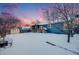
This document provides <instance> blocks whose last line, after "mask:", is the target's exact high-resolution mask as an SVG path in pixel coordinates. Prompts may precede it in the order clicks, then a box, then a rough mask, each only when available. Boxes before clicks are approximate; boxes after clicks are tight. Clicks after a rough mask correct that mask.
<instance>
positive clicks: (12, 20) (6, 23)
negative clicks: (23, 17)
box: [0, 13, 20, 41]
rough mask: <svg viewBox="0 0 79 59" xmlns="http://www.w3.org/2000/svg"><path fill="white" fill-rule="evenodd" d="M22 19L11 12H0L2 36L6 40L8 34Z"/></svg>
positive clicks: (0, 34)
mask: <svg viewBox="0 0 79 59" xmlns="http://www.w3.org/2000/svg"><path fill="white" fill-rule="evenodd" d="M19 22H20V20H19V19H18V18H17V17H15V16H13V15H12V14H9V13H0V36H1V38H3V41H4V40H5V37H6V35H7V34H10V30H11V29H12V28H14V27H16V24H17V23H19Z"/></svg>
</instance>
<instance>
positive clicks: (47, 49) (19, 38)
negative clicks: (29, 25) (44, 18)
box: [0, 33, 79, 55]
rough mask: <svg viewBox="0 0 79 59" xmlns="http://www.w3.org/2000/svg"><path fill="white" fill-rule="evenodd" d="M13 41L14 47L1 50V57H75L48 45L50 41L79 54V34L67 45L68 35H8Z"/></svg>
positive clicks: (70, 53)
mask: <svg viewBox="0 0 79 59" xmlns="http://www.w3.org/2000/svg"><path fill="white" fill-rule="evenodd" d="M6 38H9V39H12V40H13V45H12V47H9V48H0V54H1V55H17V54H18V55H75V53H72V52H71V51H68V50H65V49H63V48H59V47H56V46H52V45H50V44H47V43H46V42H47V41H49V42H51V43H54V44H56V45H59V46H62V47H65V48H67V49H69V50H72V51H75V52H79V34H76V35H75V36H74V37H72V38H71V42H70V43H67V35H64V34H50V33H21V34H12V35H8V36H7V37H6Z"/></svg>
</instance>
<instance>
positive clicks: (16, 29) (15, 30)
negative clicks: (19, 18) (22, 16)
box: [10, 27, 20, 34]
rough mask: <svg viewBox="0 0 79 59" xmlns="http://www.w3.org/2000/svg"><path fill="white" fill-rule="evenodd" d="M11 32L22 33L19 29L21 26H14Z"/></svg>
mask: <svg viewBox="0 0 79 59" xmlns="http://www.w3.org/2000/svg"><path fill="white" fill-rule="evenodd" d="M10 33H11V34H17V33H20V30H19V28H17V27H16V28H13V29H11V32H10Z"/></svg>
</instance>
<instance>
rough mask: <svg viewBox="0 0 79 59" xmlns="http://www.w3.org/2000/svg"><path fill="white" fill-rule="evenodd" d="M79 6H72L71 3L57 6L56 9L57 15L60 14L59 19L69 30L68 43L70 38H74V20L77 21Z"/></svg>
mask: <svg viewBox="0 0 79 59" xmlns="http://www.w3.org/2000/svg"><path fill="white" fill-rule="evenodd" d="M78 5H79V4H71V3H69V4H68V3H60V4H55V6H54V8H55V11H56V12H57V14H59V16H58V17H60V18H61V19H62V20H64V22H65V23H66V24H67V30H68V33H67V34H68V40H67V42H68V43H69V42H70V36H72V37H73V33H72V31H73V26H74V24H73V20H75V15H76V14H77V13H79V7H78Z"/></svg>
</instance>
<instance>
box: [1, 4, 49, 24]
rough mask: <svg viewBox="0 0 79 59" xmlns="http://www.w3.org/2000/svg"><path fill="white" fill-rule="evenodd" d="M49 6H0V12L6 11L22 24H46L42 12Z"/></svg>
mask: <svg viewBox="0 0 79 59" xmlns="http://www.w3.org/2000/svg"><path fill="white" fill-rule="evenodd" d="M49 7H50V6H49V4H46V3H20V4H12V3H10V4H8V3H7V4H6V3H2V4H0V12H2V11H8V12H11V13H12V14H14V15H15V16H17V17H18V18H20V19H21V21H22V22H23V23H27V24H28V23H35V22H36V20H39V21H41V22H47V20H46V18H45V16H44V14H43V12H44V9H48V8H49Z"/></svg>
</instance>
